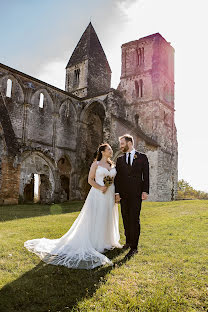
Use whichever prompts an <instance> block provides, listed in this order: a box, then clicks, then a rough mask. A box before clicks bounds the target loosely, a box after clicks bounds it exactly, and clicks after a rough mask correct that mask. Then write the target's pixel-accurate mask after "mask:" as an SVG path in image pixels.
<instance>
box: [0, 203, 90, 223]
mask: <svg viewBox="0 0 208 312" xmlns="http://www.w3.org/2000/svg"><path fill="white" fill-rule="evenodd" d="M83 204H84V202H83V201H70V202H65V203H62V204H52V205H39V204H24V205H11V206H0V222H3V221H10V220H15V219H22V218H33V217H39V216H46V215H51V214H52V215H53V214H54V215H56V214H62V213H70V212H76V211H80V209H81V208H82V206H83Z"/></svg>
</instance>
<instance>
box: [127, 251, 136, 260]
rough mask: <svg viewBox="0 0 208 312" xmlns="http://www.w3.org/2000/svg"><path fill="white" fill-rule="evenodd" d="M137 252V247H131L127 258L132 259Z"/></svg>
mask: <svg viewBox="0 0 208 312" xmlns="http://www.w3.org/2000/svg"><path fill="white" fill-rule="evenodd" d="M137 253H138V250H137V249H130V250H129V252H128V253H127V255H126V257H125V258H126V259H130V258H131V257H133V256H134V255H136V254H137Z"/></svg>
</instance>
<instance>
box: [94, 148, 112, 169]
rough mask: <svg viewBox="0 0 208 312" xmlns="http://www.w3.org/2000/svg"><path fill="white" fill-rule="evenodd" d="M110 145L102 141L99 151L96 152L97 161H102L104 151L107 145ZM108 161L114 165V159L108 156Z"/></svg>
mask: <svg viewBox="0 0 208 312" xmlns="http://www.w3.org/2000/svg"><path fill="white" fill-rule="evenodd" d="M107 146H110V145H109V144H108V143H102V144H100V145H99V146H98V149H97V152H95V153H94V158H95V160H97V161H100V160H101V159H102V156H103V155H102V152H103V151H105V149H106V147H107ZM107 162H108V163H109V164H110V165H111V166H112V165H113V161H112V160H111V159H110V158H108V160H107Z"/></svg>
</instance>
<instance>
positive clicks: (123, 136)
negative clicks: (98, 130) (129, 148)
mask: <svg viewBox="0 0 208 312" xmlns="http://www.w3.org/2000/svg"><path fill="white" fill-rule="evenodd" d="M121 139H125V141H126V142H132V144H133V145H134V138H133V136H132V135H130V134H124V135H122V136H120V137H119V140H121Z"/></svg>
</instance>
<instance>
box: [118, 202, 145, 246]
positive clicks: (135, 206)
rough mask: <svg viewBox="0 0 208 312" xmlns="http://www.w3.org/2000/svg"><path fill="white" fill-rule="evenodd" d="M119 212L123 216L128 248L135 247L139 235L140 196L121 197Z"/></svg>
mask: <svg viewBox="0 0 208 312" xmlns="http://www.w3.org/2000/svg"><path fill="white" fill-rule="evenodd" d="M120 204H121V214H122V218H123V224H124V231H125V236H126V243H127V244H129V245H130V248H132V249H137V245H138V241H139V235H140V230H141V226H140V211H141V204H142V199H141V197H136V198H135V197H129V198H122V199H121V202H120Z"/></svg>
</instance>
